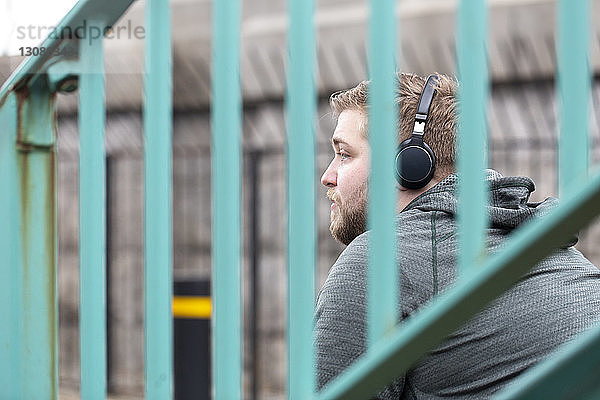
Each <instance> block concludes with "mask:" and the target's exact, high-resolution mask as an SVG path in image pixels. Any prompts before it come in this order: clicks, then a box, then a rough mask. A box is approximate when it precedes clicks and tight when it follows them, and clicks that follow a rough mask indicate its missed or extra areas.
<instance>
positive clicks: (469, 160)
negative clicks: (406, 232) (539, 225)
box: [457, 0, 488, 277]
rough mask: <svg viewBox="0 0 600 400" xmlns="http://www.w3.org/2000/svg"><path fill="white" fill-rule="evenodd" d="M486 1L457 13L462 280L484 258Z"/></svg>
mask: <svg viewBox="0 0 600 400" xmlns="http://www.w3.org/2000/svg"><path fill="white" fill-rule="evenodd" d="M485 3H486V2H485V0H478V1H474V0H462V1H461V2H460V9H459V12H458V21H457V22H458V27H457V30H458V43H457V48H458V73H459V80H460V85H459V93H458V97H459V101H460V103H461V109H460V115H459V120H460V123H459V131H458V137H457V141H458V146H457V147H458V154H457V164H458V165H457V167H458V175H459V177H460V181H459V187H458V189H459V190H458V193H459V206H458V223H459V249H460V252H459V257H458V273H459V276H460V277H464V276H466V275H469V274H470V272H472V271H473V268H474V267H475V266H476V265H481V264H482V262H483V256H484V254H485V229H486V226H487V214H486V212H485V206H486V203H487V184H486V182H485V167H486V163H487V160H486V158H487V157H486V151H487V145H486V142H487V121H486V107H487V96H488V72H487V61H486V57H487V55H486V37H487V10H486V4H485Z"/></svg>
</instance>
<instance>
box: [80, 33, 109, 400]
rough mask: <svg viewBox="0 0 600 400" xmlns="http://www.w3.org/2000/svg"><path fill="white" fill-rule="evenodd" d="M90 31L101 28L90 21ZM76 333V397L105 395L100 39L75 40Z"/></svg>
mask: <svg viewBox="0 0 600 400" xmlns="http://www.w3.org/2000/svg"><path fill="white" fill-rule="evenodd" d="M89 26H90V29H93V28H98V29H102V27H103V25H102V24H101V23H99V22H98V21H91V22H90V24H89ZM79 51H80V63H81V71H80V76H79V133H80V139H79V254H80V267H79V270H80V272H79V274H80V278H79V279H80V284H79V302H80V303H79V304H80V306H79V332H80V346H81V397H82V398H85V399H104V398H105V396H106V188H105V183H106V180H105V177H106V164H105V151H104V134H105V131H104V122H105V107H104V97H105V96H104V53H103V48H102V37H100V38H97V39H96V38H93V37H88V38H86V39H83V40H80V42H79Z"/></svg>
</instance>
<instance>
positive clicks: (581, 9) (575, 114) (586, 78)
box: [557, 0, 591, 199]
mask: <svg viewBox="0 0 600 400" xmlns="http://www.w3.org/2000/svg"><path fill="white" fill-rule="evenodd" d="M589 12H590V10H589V0H560V1H559V2H558V26H557V30H558V35H557V38H558V43H557V44H558V46H557V50H558V89H559V92H560V93H559V94H560V100H561V102H560V138H559V172H558V176H559V193H560V196H561V197H562V198H563V199H567V198H568V197H570V196H571V195H572V194H573V192H574V189H575V188H577V187H580V186H581V185H582V184H584V183H585V182H586V178H587V173H588V160H589V150H588V149H589V137H588V122H589V121H588V117H589V116H588V107H589V97H590V86H591V83H590V81H591V76H590V67H589V60H588V48H589V34H590V14H589Z"/></svg>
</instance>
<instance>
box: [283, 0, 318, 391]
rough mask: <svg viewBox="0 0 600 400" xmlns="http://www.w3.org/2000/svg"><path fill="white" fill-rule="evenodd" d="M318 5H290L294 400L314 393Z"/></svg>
mask: <svg viewBox="0 0 600 400" xmlns="http://www.w3.org/2000/svg"><path fill="white" fill-rule="evenodd" d="M313 14H314V1H311V0H291V1H290V2H289V16H290V31H289V39H288V40H289V42H288V47H289V60H288V64H287V65H288V71H287V88H288V90H287V95H286V111H287V121H286V122H287V206H288V254H287V256H288V260H287V262H288V320H287V327H288V332H287V349H288V387H287V392H288V393H287V395H288V398H291V399H308V398H312V397H313V393H314V390H315V374H314V355H313V352H312V351H307V349H311V348H312V345H313V323H312V321H313V307H314V298H315V264H316V259H317V249H316V211H315V183H316V182H315V176H316V174H315V172H316V171H315V154H316V141H315V127H314V123H315V118H314V117H315V112H316V97H317V96H316V91H315V79H314V71H315V59H316V48H315V40H314V39H315V32H314V30H315V28H314V20H313Z"/></svg>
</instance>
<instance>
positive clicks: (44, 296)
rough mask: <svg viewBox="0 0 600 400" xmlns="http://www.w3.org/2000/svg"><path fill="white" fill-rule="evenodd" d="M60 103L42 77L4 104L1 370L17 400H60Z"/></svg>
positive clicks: (0, 176) (0, 181) (0, 111)
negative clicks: (4, 281) (4, 285)
mask: <svg viewBox="0 0 600 400" xmlns="http://www.w3.org/2000/svg"><path fill="white" fill-rule="evenodd" d="M54 100H55V95H54V94H53V93H51V92H50V90H49V87H48V83H47V81H46V80H45V79H44V78H43V77H39V76H37V77H34V78H32V79H31V80H30V81H29V83H28V86H27V87H26V88H25V89H24V90H22V91H20V92H16V93H15V92H13V93H10V94H8V95H7V97H5V98H4V99H2V100H0V121H1V122H2V126H3V128H4V129H3V133H2V139H1V140H0V143H1V145H2V149H1V150H0V151H1V153H0V155H1V156H2V157H1V160H0V167H1V168H2V173H0V185H2V190H3V191H4V193H6V196H3V197H4V199H3V200H2V201H1V204H0V205H1V206H2V214H3V218H2V221H3V224H2V225H3V226H2V228H0V236H1V237H2V238H3V239H2V240H3V246H8V248H7V249H6V248H5V249H4V252H3V253H2V254H4V256H3V258H2V262H0V265H1V266H2V268H0V271H1V272H0V273H1V274H2V275H3V278H6V279H7V284H9V285H10V286H9V287H8V288H6V290H5V291H3V293H4V295H5V296H7V299H6V300H7V303H6V307H7V308H8V310H6V314H4V312H3V314H2V315H3V316H5V317H8V318H9V321H7V325H6V326H5V327H3V328H2V330H0V333H1V337H0V340H2V343H1V345H2V350H1V351H0V352H1V353H0V354H2V359H1V360H0V369H1V370H2V373H3V374H6V378H5V379H9V381H8V382H5V384H6V394H5V395H6V396H8V397H11V398H13V397H14V398H25V399H29V398H32V399H55V398H56V397H57V396H58V341H57V337H58V300H57V291H56V288H57V275H56V265H57V249H56V244H57V240H56V236H57V231H56V187H55V182H56V158H55V149H54V143H55V139H56V132H55V127H56V124H55V121H56V120H55V116H56V114H55V113H56V108H55V101H54ZM5 243H6V244H5ZM3 311H4V310H3ZM3 378H4V377H3ZM32 382H35V384H32ZM3 393H4V392H3Z"/></svg>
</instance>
